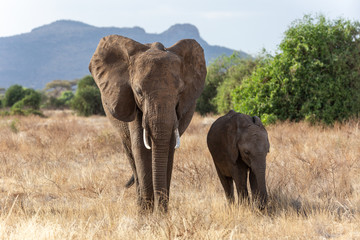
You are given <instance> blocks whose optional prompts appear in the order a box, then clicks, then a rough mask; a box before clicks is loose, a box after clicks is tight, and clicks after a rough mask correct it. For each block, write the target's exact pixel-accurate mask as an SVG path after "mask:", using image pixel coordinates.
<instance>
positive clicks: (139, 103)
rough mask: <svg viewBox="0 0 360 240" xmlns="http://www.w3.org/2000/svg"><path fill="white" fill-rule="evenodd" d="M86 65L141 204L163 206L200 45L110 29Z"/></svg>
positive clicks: (194, 91) (198, 83)
mask: <svg viewBox="0 0 360 240" xmlns="http://www.w3.org/2000/svg"><path fill="white" fill-rule="evenodd" d="M89 70H90V72H91V74H92V76H93V77H94V79H95V81H96V84H97V85H98V87H99V89H100V92H101V98H102V102H103V106H104V109H105V113H106V115H107V117H108V118H109V119H110V121H111V123H112V125H114V126H115V128H116V129H117V131H118V132H119V133H120V136H121V138H122V142H123V146H124V149H125V153H126V156H127V158H128V160H129V162H130V165H131V167H132V170H133V174H134V175H133V177H134V181H135V183H136V191H137V195H138V203H139V205H140V206H141V209H143V210H146V209H148V210H153V209H154V208H155V209H159V210H161V211H167V208H168V200H169V191H170V180H171V173H172V166H173V158H174V152H175V147H179V144H180V136H181V135H182V134H183V133H184V131H185V129H186V128H187V127H188V125H189V123H190V121H191V118H192V116H193V114H194V110H195V103H196V99H197V98H198V97H199V96H200V94H201V92H202V90H203V87H204V82H205V76H206V65H205V59H204V51H203V49H202V47H201V46H200V45H199V44H198V43H197V42H196V41H195V40H192V39H184V40H180V41H179V42H177V43H176V44H174V45H173V46H171V47H169V48H165V47H164V46H163V45H162V44H161V43H158V42H157V43H153V44H146V45H143V44H141V43H138V42H136V41H134V40H132V39H129V38H125V37H122V36H118V35H110V36H107V37H104V38H103V39H101V41H100V43H99V45H98V47H97V49H96V51H95V53H94V55H93V57H92V59H91V61H90V65H89Z"/></svg>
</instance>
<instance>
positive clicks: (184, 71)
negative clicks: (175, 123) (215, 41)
mask: <svg viewBox="0 0 360 240" xmlns="http://www.w3.org/2000/svg"><path fill="white" fill-rule="evenodd" d="M166 50H167V51H170V52H173V53H175V54H176V55H178V56H179V57H180V58H181V59H182V66H181V73H180V78H181V80H182V81H183V82H184V90H183V92H182V93H181V95H180V100H179V105H178V114H179V119H181V118H182V117H187V116H184V115H186V113H188V112H189V111H192V113H191V116H192V114H193V110H194V106H195V103H196V99H197V98H198V97H199V96H200V94H201V92H202V90H203V88H204V84H205V77H206V63H205V57H204V50H203V48H202V47H201V46H200V44H199V43H198V42H197V41H196V40H194V39H183V40H180V41H178V42H177V43H175V44H174V45H173V46H171V47H170V48H167V49H166ZM190 120H191V117H190Z"/></svg>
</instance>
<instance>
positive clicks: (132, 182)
mask: <svg viewBox="0 0 360 240" xmlns="http://www.w3.org/2000/svg"><path fill="white" fill-rule="evenodd" d="M134 183H135V178H134V174H133V175H132V176H131V178H130V179H129V181H128V182H127V183H126V184H125V187H126V188H130V187H131V186H132V185H134Z"/></svg>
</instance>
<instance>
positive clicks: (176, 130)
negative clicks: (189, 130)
mask: <svg viewBox="0 0 360 240" xmlns="http://www.w3.org/2000/svg"><path fill="white" fill-rule="evenodd" d="M174 132H175V138H176V145H175V149H178V148H179V147H180V135H179V129H178V128H177V129H175V131H174Z"/></svg>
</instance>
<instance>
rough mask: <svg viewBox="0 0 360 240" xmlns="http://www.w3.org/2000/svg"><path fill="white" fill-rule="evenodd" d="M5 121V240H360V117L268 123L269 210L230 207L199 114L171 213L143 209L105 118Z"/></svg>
mask: <svg viewBox="0 0 360 240" xmlns="http://www.w3.org/2000/svg"><path fill="white" fill-rule="evenodd" d="M47 115H48V116H49V117H48V118H39V117H4V118H1V119H0V238H1V239H360V122H359V121H351V122H348V123H345V124H342V125H340V124H338V125H335V126H334V127H333V128H324V127H320V126H309V125H308V124H306V123H279V124H276V125H272V126H269V127H267V130H268V133H269V138H270V144H271V149H270V153H269V155H268V158H267V163H268V164H267V177H266V179H267V186H268V191H269V196H270V201H269V204H268V207H267V208H266V209H265V210H264V211H260V210H258V209H257V208H256V207H254V206H252V205H249V204H245V203H244V204H241V205H240V206H237V205H235V206H228V204H227V202H226V200H225V197H224V192H223V189H222V187H221V185H220V181H219V180H218V177H217V175H216V172H215V169H214V166H213V162H212V159H211V157H210V153H209V152H208V149H207V146H206V134H207V131H208V129H209V127H210V125H211V123H212V122H213V120H214V119H215V117H211V116H210V117H206V118H202V117H200V116H198V115H196V116H195V117H194V119H193V121H192V123H191V125H190V126H189V128H188V130H187V132H186V133H185V134H184V135H183V136H182V138H181V148H180V149H179V150H177V152H176V153H175V163H174V170H173V177H172V183H171V196H170V205H169V213H168V214H165V215H161V214H148V215H140V214H139V213H138V209H137V206H136V202H135V198H136V196H135V188H134V187H132V188H131V189H125V188H124V184H125V183H126V181H127V180H128V179H129V177H130V176H131V173H130V168H129V166H128V163H127V161H126V160H125V159H124V155H123V154H122V152H121V148H120V147H119V146H120V144H119V138H118V137H117V135H116V133H115V132H114V131H113V129H112V127H111V125H110V124H109V122H108V121H107V120H106V118H104V117H90V118H82V117H75V116H73V115H71V114H69V113H67V112H49V113H47Z"/></svg>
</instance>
